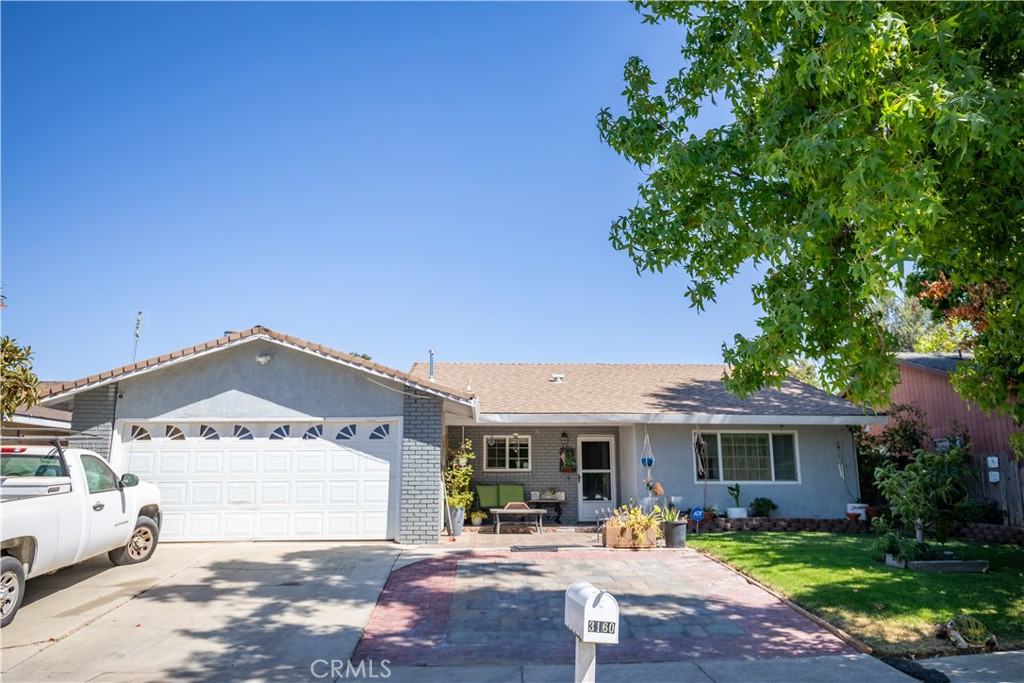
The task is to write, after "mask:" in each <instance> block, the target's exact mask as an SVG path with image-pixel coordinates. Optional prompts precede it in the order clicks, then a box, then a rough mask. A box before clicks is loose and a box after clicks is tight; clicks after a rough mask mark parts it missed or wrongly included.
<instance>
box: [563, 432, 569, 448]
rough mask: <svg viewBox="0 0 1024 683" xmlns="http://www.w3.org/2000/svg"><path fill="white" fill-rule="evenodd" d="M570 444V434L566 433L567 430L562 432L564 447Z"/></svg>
mask: <svg viewBox="0 0 1024 683" xmlns="http://www.w3.org/2000/svg"><path fill="white" fill-rule="evenodd" d="M568 445H569V435H568V434H566V433H565V432H562V448H565V447H566V446H568Z"/></svg>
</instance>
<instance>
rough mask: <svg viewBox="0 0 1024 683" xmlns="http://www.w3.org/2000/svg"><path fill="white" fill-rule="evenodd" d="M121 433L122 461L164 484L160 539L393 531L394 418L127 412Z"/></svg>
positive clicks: (323, 536)
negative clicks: (142, 417)
mask: <svg viewBox="0 0 1024 683" xmlns="http://www.w3.org/2000/svg"><path fill="white" fill-rule="evenodd" d="M119 436H120V445H119V447H118V449H117V455H116V456H115V464H116V465H117V466H118V467H119V468H121V469H122V471H125V472H132V473H134V474H137V475H138V476H139V477H140V478H141V479H142V480H143V481H149V482H152V483H154V484H156V485H157V486H158V487H159V488H160V492H161V496H162V508H163V525H162V529H161V540H162V541H164V540H167V541H171V540H176V541H213V540H247V539H257V540H287V539H310V540H314V539H320V540H335V539H338V540H357V539H358V540H361V539H388V538H394V537H395V527H396V517H397V500H391V497H390V495H389V492H390V491H392V490H394V491H398V490H399V486H398V483H397V482H398V479H397V478H398V468H399V462H400V460H399V457H400V450H401V449H400V446H401V438H400V436H401V423H400V421H399V420H398V419H397V418H394V419H389V420H373V421H358V420H341V421H329V422H316V423H313V422H290V423H288V422H274V423H266V422H258V423H257V422H204V423H182V422H129V421H125V422H123V423H122V424H121V427H120V429H119ZM396 495H397V494H396Z"/></svg>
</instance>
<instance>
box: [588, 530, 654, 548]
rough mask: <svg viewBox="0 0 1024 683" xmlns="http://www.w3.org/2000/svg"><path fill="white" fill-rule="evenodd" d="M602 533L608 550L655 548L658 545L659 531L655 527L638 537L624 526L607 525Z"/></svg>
mask: <svg viewBox="0 0 1024 683" xmlns="http://www.w3.org/2000/svg"><path fill="white" fill-rule="evenodd" d="M602 533H603V539H602V541H603V543H604V546H605V547H606V548H653V547H655V546H656V545H657V544H658V530H657V529H655V528H654V527H651V528H650V529H648V530H647V533H645V534H642V535H640V536H637V535H635V534H634V533H633V532H632V531H631V530H630V529H627V528H626V527H624V526H609V525H606V526H605V527H604V530H603V532H602Z"/></svg>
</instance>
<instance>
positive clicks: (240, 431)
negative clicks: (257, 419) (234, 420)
mask: <svg viewBox="0 0 1024 683" xmlns="http://www.w3.org/2000/svg"><path fill="white" fill-rule="evenodd" d="M234 437H235V438H236V439H238V440H239V441H252V440H253V435H252V430H251V429H249V428H248V427H246V426H245V425H235V432H234Z"/></svg>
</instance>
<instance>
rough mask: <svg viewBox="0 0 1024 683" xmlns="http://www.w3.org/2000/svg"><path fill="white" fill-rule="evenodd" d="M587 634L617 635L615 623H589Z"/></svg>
mask: <svg viewBox="0 0 1024 683" xmlns="http://www.w3.org/2000/svg"><path fill="white" fill-rule="evenodd" d="M587 633H615V622H614V621H588V622H587Z"/></svg>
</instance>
